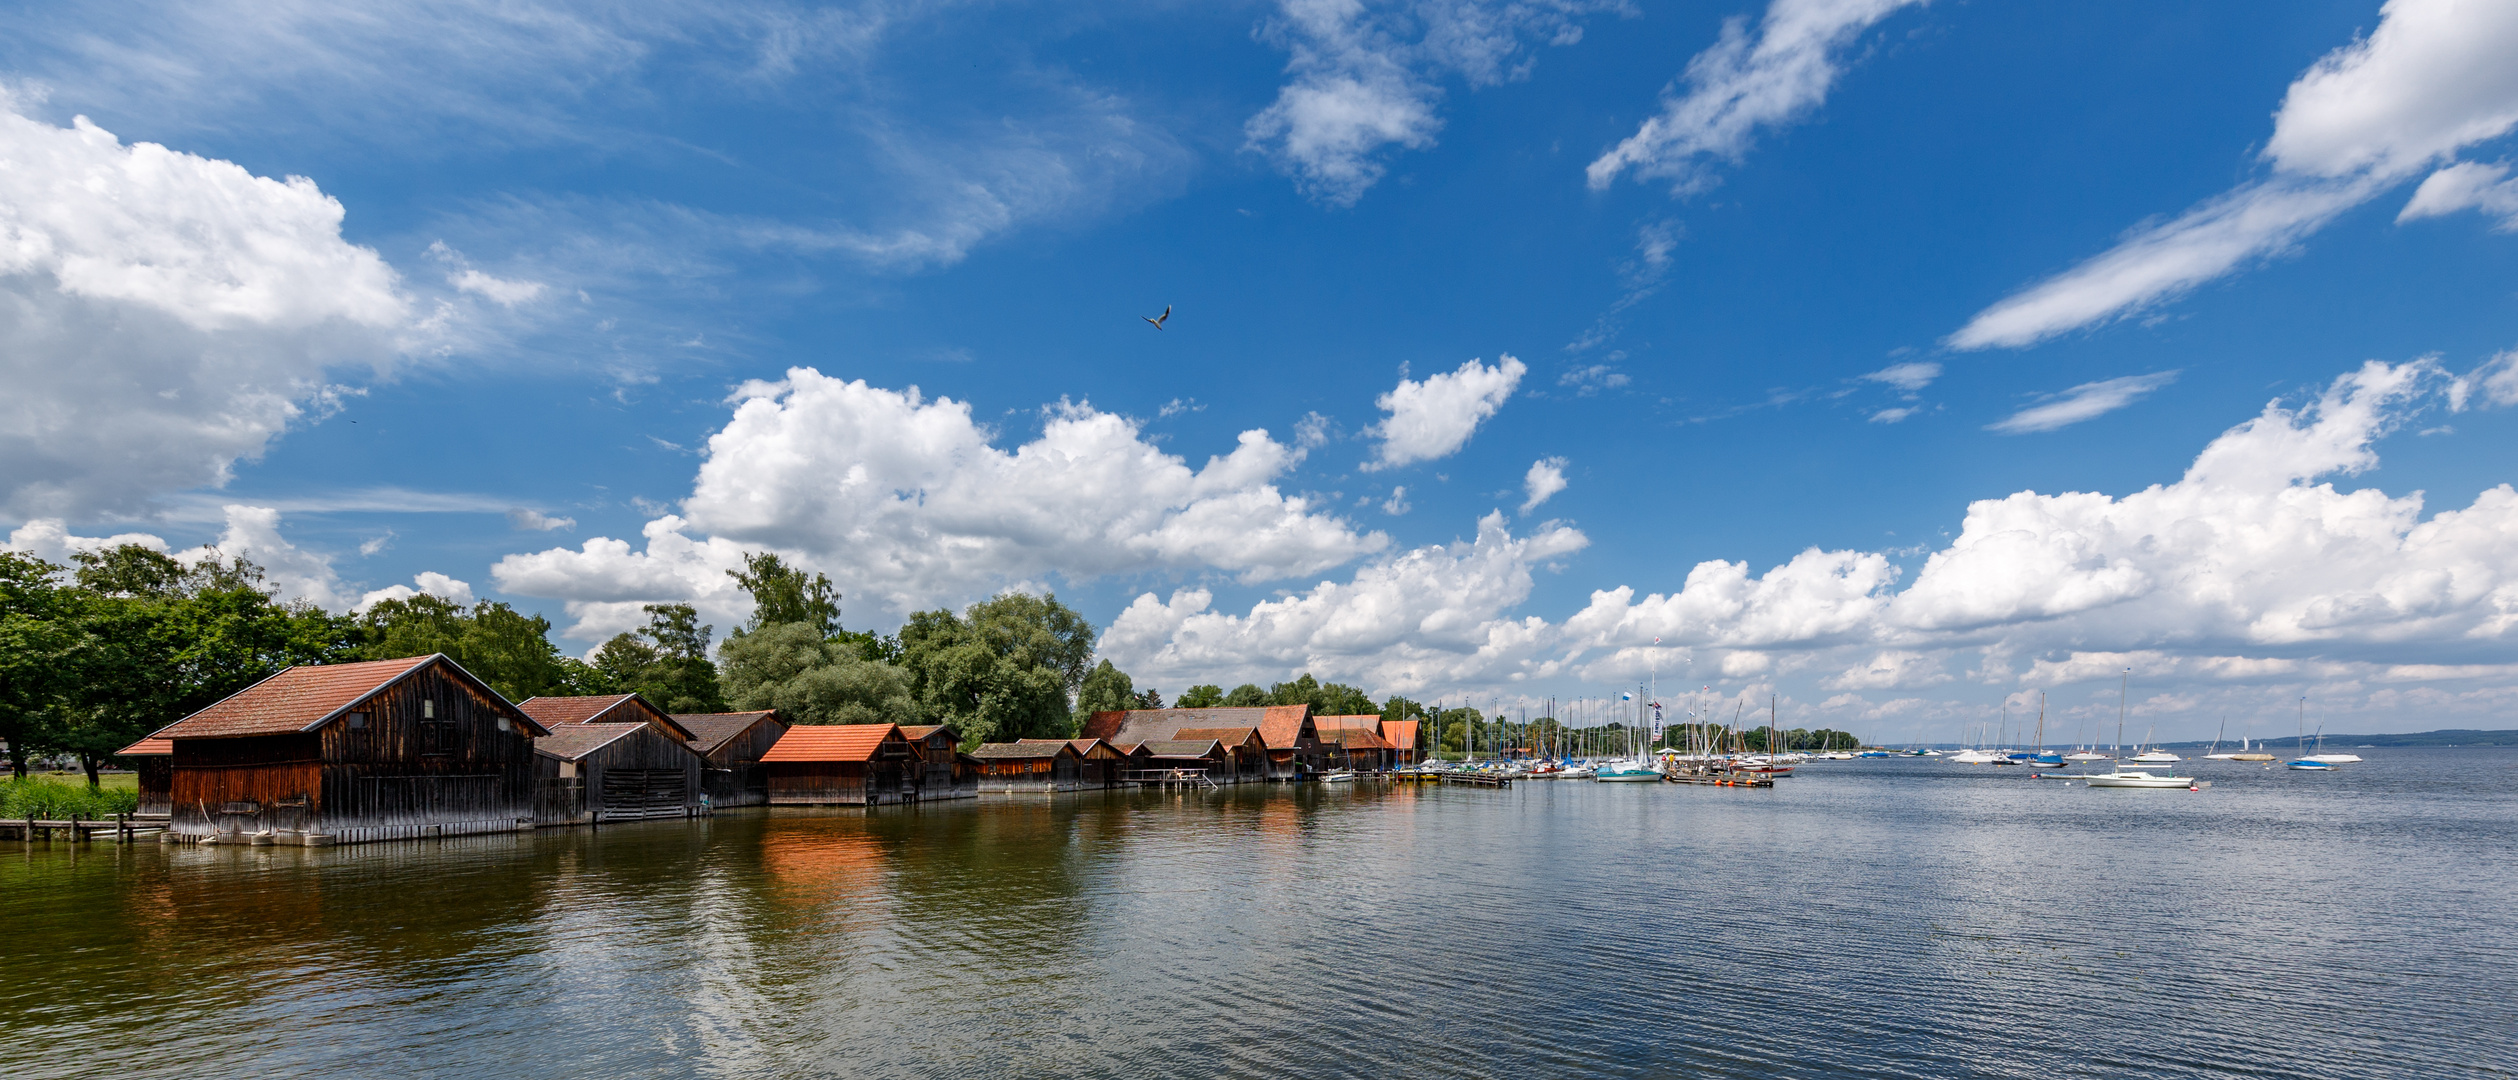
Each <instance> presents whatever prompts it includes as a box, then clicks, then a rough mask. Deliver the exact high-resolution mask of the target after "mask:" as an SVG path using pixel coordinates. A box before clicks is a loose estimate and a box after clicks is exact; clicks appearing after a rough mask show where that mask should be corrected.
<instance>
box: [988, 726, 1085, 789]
mask: <svg viewBox="0 0 2518 1080" xmlns="http://www.w3.org/2000/svg"><path fill="white" fill-rule="evenodd" d="M970 757H971V760H972V761H974V762H976V763H977V765H978V772H979V793H980V794H982V795H1030V794H1048V793H1050V792H1053V791H1074V790H1076V789H1078V788H1081V787H1083V786H1084V758H1083V756H1082V755H1079V754H1077V753H1076V752H1075V745H1074V744H1073V743H1071V742H1069V741H1068V740H1065V739H1024V740H1022V741H1019V742H1010V743H981V744H979V746H978V748H977V749H974V750H972V751H971V752H970Z"/></svg>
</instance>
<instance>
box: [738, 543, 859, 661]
mask: <svg viewBox="0 0 2518 1080" xmlns="http://www.w3.org/2000/svg"><path fill="white" fill-rule="evenodd" d="M726 576H727V577H731V578H733V579H734V580H735V581H736V582H737V583H739V584H741V585H742V586H743V591H745V592H747V593H750V594H752V621H751V622H750V623H747V624H745V626H744V630H746V631H750V630H758V629H760V628H762V627H765V626H777V625H780V624H782V623H803V624H805V625H807V626H810V627H812V628H813V629H814V631H815V634H816V636H817V637H822V638H828V637H830V636H831V635H833V634H837V633H839V600H840V596H839V593H838V591H837V590H835V589H833V588H831V579H829V578H827V577H824V576H822V575H820V574H813V575H810V576H808V575H806V574H805V572H804V570H803V568H801V567H793V566H789V565H787V564H786V563H785V562H783V561H781V560H780V559H779V558H778V556H777V555H775V554H773V553H770V552H766V551H764V552H759V553H750V552H747V553H745V554H744V556H743V569H741V570H728V571H726ZM727 638H728V640H732V639H733V635H731V634H729V635H727Z"/></svg>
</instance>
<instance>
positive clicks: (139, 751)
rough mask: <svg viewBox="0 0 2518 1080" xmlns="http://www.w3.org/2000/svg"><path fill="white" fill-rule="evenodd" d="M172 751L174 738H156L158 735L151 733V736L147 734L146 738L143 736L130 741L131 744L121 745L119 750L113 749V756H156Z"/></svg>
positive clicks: (173, 750) (173, 749)
mask: <svg viewBox="0 0 2518 1080" xmlns="http://www.w3.org/2000/svg"><path fill="white" fill-rule="evenodd" d="M174 752H175V740H173V739H161V738H158V737H157V736H155V735H151V736H149V737H148V738H145V739H142V740H140V741H139V742H136V743H132V744H131V745H129V746H126V747H123V748H122V749H120V750H116V751H114V756H115V757H156V756H157V755H159V754H172V753H174Z"/></svg>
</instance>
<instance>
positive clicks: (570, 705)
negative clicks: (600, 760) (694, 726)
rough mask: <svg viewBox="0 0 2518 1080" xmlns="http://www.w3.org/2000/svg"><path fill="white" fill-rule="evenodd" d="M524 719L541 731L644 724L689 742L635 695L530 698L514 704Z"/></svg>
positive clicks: (686, 732) (683, 730) (685, 732)
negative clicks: (560, 727)
mask: <svg viewBox="0 0 2518 1080" xmlns="http://www.w3.org/2000/svg"><path fill="white" fill-rule="evenodd" d="M516 707H517V708H519V709H523V710H524V711H525V715H527V716H530V717H532V718H534V719H536V720H539V721H541V722H542V725H543V726H544V727H554V726H557V725H560V724H597V723H601V724H627V723H638V722H642V721H643V722H646V723H651V724H654V725H656V726H657V727H660V728H663V729H664V730H665V733H666V734H668V735H671V736H673V737H674V738H676V739H680V740H682V741H684V742H689V741H691V739H692V738H693V737H694V734H693V732H692V731H691V729H689V728H687V727H684V726H682V723H681V722H680V721H678V720H675V719H674V718H673V717H671V716H668V715H666V714H665V711H664V710H663V709H659V708H657V707H655V706H653V705H650V704H648V703H647V699H646V698H643V697H640V696H638V695H636V694H593V695H589V696H586V697H531V698H526V699H524V700H523V701H522V702H519V703H517V705H516Z"/></svg>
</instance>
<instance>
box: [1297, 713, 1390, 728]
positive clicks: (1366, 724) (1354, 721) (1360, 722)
mask: <svg viewBox="0 0 2518 1080" xmlns="http://www.w3.org/2000/svg"><path fill="white" fill-rule="evenodd" d="M1311 723H1312V726H1313V727H1314V728H1317V729H1319V730H1321V731H1327V730H1329V729H1330V728H1363V729H1364V730H1366V731H1379V730H1381V714H1380V713H1358V714H1356V715H1353V716H1315V717H1312V718H1311Z"/></svg>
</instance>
